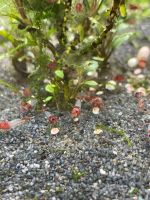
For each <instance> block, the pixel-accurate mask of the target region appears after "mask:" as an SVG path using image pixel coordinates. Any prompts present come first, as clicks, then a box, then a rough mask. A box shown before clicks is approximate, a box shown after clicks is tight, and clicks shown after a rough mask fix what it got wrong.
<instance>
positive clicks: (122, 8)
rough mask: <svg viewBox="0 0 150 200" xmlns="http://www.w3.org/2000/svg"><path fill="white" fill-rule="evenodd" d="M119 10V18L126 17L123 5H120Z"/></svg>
mask: <svg viewBox="0 0 150 200" xmlns="http://www.w3.org/2000/svg"><path fill="white" fill-rule="evenodd" d="M119 10H120V15H121V17H123V18H125V17H126V16H127V11H126V6H125V3H124V4H120V6H119Z"/></svg>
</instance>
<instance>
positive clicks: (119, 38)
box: [112, 32, 134, 48]
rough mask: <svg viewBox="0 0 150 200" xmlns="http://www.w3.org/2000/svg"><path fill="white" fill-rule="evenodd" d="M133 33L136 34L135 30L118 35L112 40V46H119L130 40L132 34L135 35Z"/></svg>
mask: <svg viewBox="0 0 150 200" xmlns="http://www.w3.org/2000/svg"><path fill="white" fill-rule="evenodd" d="M133 35H134V33H133V32H128V33H123V34H119V35H116V36H115V37H114V39H113V41H112V47H113V48H116V47H119V46H120V45H121V44H123V43H125V42H126V41H128V40H129V39H130V38H131V36H133Z"/></svg>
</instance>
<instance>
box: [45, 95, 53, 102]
mask: <svg viewBox="0 0 150 200" xmlns="http://www.w3.org/2000/svg"><path fill="white" fill-rule="evenodd" d="M52 98H53V97H52V96H48V97H47V98H46V99H44V100H43V102H45V103H47V102H49V101H50V100H51V99H52Z"/></svg>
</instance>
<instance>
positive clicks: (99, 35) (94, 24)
mask: <svg viewBox="0 0 150 200" xmlns="http://www.w3.org/2000/svg"><path fill="white" fill-rule="evenodd" d="M125 3H126V2H125V0H114V1H112V0H107V1H103V0H72V1H71V0H66V1H62V0H43V1H41V0H30V1H29V0H8V1H7V2H4V1H0V15H1V16H3V17H4V18H6V19H7V20H8V19H9V21H8V25H10V26H8V27H7V28H6V29H1V30H0V36H1V37H2V38H4V39H5V40H7V41H9V42H11V44H12V47H11V48H9V49H8V51H7V52H6V53H5V54H1V55H0V58H1V59H2V58H4V57H6V56H10V57H11V58H12V63H13V65H14V67H15V68H16V70H17V71H19V72H20V73H21V74H23V75H26V76H28V78H29V82H30V87H31V90H32V94H33V95H32V98H33V97H34V98H36V99H37V100H38V103H39V104H43V103H44V104H50V103H51V104H52V105H54V106H57V108H59V109H66V108H68V107H70V106H71V105H72V103H74V101H75V98H76V97H77V95H78V93H79V92H80V91H85V90H86V89H87V88H89V87H97V86H98V81H99V77H100V74H101V72H102V71H103V69H105V67H106V65H107V61H108V59H109V57H110V55H111V53H112V52H113V50H114V49H115V48H116V47H118V46H119V45H121V44H122V43H123V42H125V41H126V40H128V39H129V38H130V37H131V36H132V35H133V33H132V32H125V31H124V26H123V20H124V19H125V18H126V13H127V11H126V5H125ZM3 41H4V40H2V41H1V43H2V42H3ZM96 72H97V74H98V77H96V76H94V74H96ZM89 74H92V75H89Z"/></svg>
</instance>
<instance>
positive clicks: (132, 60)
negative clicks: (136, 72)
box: [128, 58, 138, 68]
mask: <svg viewBox="0 0 150 200" xmlns="http://www.w3.org/2000/svg"><path fill="white" fill-rule="evenodd" d="M137 64H138V60H137V58H130V59H129V60H128V66H129V67H131V68H133V67H136V66H137Z"/></svg>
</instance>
